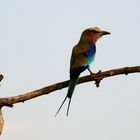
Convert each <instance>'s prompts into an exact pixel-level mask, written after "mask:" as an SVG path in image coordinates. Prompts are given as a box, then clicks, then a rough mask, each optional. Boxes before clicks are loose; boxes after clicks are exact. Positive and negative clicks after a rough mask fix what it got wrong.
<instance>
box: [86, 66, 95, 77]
mask: <svg viewBox="0 0 140 140" xmlns="http://www.w3.org/2000/svg"><path fill="white" fill-rule="evenodd" d="M87 70H88V71H89V73H90V75H93V74H96V73H93V72H92V71H91V70H90V68H88V69H87Z"/></svg>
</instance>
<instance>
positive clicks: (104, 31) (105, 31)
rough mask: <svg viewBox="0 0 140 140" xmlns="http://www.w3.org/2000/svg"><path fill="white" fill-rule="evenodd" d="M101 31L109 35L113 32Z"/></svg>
mask: <svg viewBox="0 0 140 140" xmlns="http://www.w3.org/2000/svg"><path fill="white" fill-rule="evenodd" d="M101 33H102V35H109V34H111V33H110V32H107V31H102V32H101Z"/></svg>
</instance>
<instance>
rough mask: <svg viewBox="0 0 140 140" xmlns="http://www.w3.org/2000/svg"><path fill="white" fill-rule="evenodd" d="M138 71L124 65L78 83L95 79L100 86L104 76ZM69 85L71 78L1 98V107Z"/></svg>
mask: <svg viewBox="0 0 140 140" xmlns="http://www.w3.org/2000/svg"><path fill="white" fill-rule="evenodd" d="M138 72H140V66H134V67H124V68H118V69H112V70H108V71H104V72H101V71H99V72H98V73H96V74H92V75H88V76H84V77H81V78H80V79H79V82H78V84H81V83H85V82H90V81H95V84H96V86H97V87H99V84H100V82H101V80H102V79H104V78H107V77H111V76H115V75H120V74H125V75H127V74H129V73H138ZM68 85H69V80H67V81H64V82H60V83H56V84H53V85H50V86H47V87H44V88H41V89H38V90H35V91H32V92H28V93H25V94H21V95H18V96H11V97H5V98H0V107H3V106H8V107H13V104H15V103H20V102H25V101H27V100H30V99H32V98H35V97H38V96H42V95H46V94H49V93H51V92H53V91H56V90H60V89H62V88H65V87H68Z"/></svg>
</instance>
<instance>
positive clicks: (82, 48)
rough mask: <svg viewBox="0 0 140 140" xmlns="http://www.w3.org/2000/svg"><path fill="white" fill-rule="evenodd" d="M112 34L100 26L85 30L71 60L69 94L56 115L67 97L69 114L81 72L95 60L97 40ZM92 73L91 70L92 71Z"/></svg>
mask: <svg viewBox="0 0 140 140" xmlns="http://www.w3.org/2000/svg"><path fill="white" fill-rule="evenodd" d="M108 34H110V33H109V32H107V31H103V30H101V29H100V28H98V27H93V28H88V29H86V30H85V31H83V33H82V35H81V38H80V41H79V42H78V44H77V45H75V46H74V48H73V50H72V55H71V60H70V83H69V88H68V92H67V95H66V97H65V99H64V101H63V102H62V104H61V106H60V107H59V109H58V111H57V113H56V115H57V114H58V113H59V111H60V109H61V107H62V106H63V104H64V102H65V101H66V99H67V98H68V99H69V103H68V108H67V116H68V113H69V107H70V103H71V98H72V95H73V92H74V89H75V86H76V84H77V82H78V79H79V76H80V73H81V72H83V71H85V70H86V69H88V70H89V71H90V69H89V66H90V64H91V63H92V62H93V61H94V58H95V54H96V45H95V44H96V42H97V40H98V39H99V38H101V37H102V36H103V35H108ZM90 73H91V71H90Z"/></svg>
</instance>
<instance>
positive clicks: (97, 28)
mask: <svg viewBox="0 0 140 140" xmlns="http://www.w3.org/2000/svg"><path fill="white" fill-rule="evenodd" d="M86 31H95V32H101V31H102V30H101V29H100V28H99V27H91V28H88V29H86Z"/></svg>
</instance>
